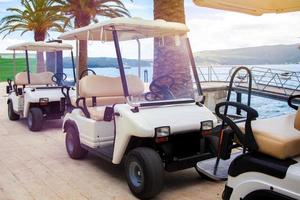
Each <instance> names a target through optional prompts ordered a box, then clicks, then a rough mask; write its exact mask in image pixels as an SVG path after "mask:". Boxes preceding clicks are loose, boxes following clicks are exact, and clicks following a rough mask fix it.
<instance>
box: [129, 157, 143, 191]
mask: <svg viewBox="0 0 300 200" xmlns="http://www.w3.org/2000/svg"><path fill="white" fill-rule="evenodd" d="M129 179H130V181H131V183H132V184H133V185H134V187H141V186H142V185H143V183H144V173H143V171H142V167H141V166H140V165H139V163H137V162H135V161H132V162H131V163H130V164H129Z"/></svg>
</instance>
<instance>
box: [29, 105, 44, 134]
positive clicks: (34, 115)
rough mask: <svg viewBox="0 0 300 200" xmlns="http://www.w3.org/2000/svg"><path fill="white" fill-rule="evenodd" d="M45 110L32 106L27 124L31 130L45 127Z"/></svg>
mask: <svg viewBox="0 0 300 200" xmlns="http://www.w3.org/2000/svg"><path fill="white" fill-rule="evenodd" d="M43 120H44V117H43V112H42V110H41V109H40V108H30V110H29V113H28V117H27V124H28V128H29V129H30V130H31V131H40V130H41V129H42V127H43Z"/></svg>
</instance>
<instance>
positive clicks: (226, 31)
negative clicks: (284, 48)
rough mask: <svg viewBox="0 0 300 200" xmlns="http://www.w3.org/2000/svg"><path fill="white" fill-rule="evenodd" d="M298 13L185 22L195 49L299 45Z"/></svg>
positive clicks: (224, 15)
mask: <svg viewBox="0 0 300 200" xmlns="http://www.w3.org/2000/svg"><path fill="white" fill-rule="evenodd" d="M299 19H300V13H287V14H266V15H263V16H260V17H256V16H250V15H245V14H239V13H233V12H223V11H220V12H219V13H218V12H217V13H216V14H215V16H213V17H209V18H208V17H207V18H193V19H188V20H187V24H188V26H189V27H190V33H189V36H190V39H191V41H192V43H193V47H194V50H197V51H198V50H210V49H229V48H240V47H249V46H260V45H272V44H290V43H299V38H298V37H299V36H300V27H299V23H300V20H299Z"/></svg>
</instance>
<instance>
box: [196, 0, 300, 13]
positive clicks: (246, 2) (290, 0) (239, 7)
mask: <svg viewBox="0 0 300 200" xmlns="http://www.w3.org/2000/svg"><path fill="white" fill-rule="evenodd" d="M193 1H194V3H195V4H196V5H198V6H202V7H208V8H215V9H220V10H229V11H235V12H241V13H246V14H250V15H257V16H259V15H262V14H264V13H284V12H295V11H299V10H300V0H193Z"/></svg>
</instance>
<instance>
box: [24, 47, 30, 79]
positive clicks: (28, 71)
mask: <svg viewBox="0 0 300 200" xmlns="http://www.w3.org/2000/svg"><path fill="white" fill-rule="evenodd" d="M25 57H26V68H27V79H28V84H30V83H31V82H30V70H29V58H28V50H27V49H26V50H25Z"/></svg>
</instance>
